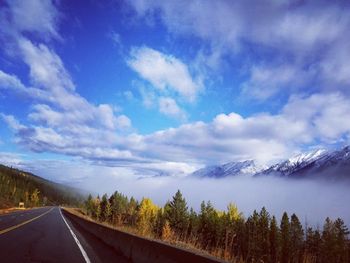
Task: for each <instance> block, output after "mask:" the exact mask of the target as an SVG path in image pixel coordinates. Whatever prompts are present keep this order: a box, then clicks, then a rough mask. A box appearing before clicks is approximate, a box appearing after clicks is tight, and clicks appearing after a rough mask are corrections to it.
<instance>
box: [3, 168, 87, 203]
mask: <svg viewBox="0 0 350 263" xmlns="http://www.w3.org/2000/svg"><path fill="white" fill-rule="evenodd" d="M83 199H84V198H83V197H82V196H81V195H80V194H77V193H73V191H70V190H67V189H66V188H65V187H64V186H62V185H59V184H55V183H53V182H50V181H47V180H45V179H43V178H41V177H38V176H35V175H33V174H30V173H27V172H24V171H21V170H18V169H15V168H12V167H7V166H4V165H0V208H7V207H14V206H18V204H19V202H23V203H24V205H25V207H36V206H43V205H57V204H69V205H78V204H80V203H81V202H82V201H83Z"/></svg>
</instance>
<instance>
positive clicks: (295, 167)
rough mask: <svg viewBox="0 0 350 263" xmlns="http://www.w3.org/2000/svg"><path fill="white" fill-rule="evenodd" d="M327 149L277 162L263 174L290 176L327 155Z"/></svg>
mask: <svg viewBox="0 0 350 263" xmlns="http://www.w3.org/2000/svg"><path fill="white" fill-rule="evenodd" d="M326 155H327V151H326V150H324V149H319V150H315V151H312V152H308V153H302V154H298V155H296V156H294V157H292V158H290V159H288V160H286V161H283V162H280V163H277V164H274V165H272V166H271V167H269V168H268V169H266V170H264V171H262V172H261V173H262V174H270V175H271V174H274V175H281V176H289V175H291V174H292V173H294V172H296V171H299V170H300V169H302V168H304V167H305V166H308V165H309V164H311V163H313V162H315V161H316V160H317V159H319V158H321V157H323V156H326Z"/></svg>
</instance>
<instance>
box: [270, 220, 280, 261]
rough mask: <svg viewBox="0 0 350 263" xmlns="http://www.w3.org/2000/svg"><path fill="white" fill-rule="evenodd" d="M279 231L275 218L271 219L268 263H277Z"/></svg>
mask: <svg viewBox="0 0 350 263" xmlns="http://www.w3.org/2000/svg"><path fill="white" fill-rule="evenodd" d="M278 236H279V229H278V226H277V221H276V218H275V216H273V217H272V219H271V222H270V233H269V239H270V262H271V263H277V261H278V251H279V246H278V245H279V238H278Z"/></svg>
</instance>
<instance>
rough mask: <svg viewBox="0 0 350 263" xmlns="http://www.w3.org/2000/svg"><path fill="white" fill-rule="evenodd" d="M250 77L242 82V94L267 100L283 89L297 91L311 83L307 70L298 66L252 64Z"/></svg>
mask: <svg viewBox="0 0 350 263" xmlns="http://www.w3.org/2000/svg"><path fill="white" fill-rule="evenodd" d="M249 74H250V76H249V79H248V80H247V81H245V82H243V83H242V84H241V89H242V94H243V95H247V96H251V97H253V98H255V99H259V100H265V99H267V98H269V97H271V96H273V95H275V94H276V93H278V92H280V91H281V90H283V89H284V90H285V91H289V90H288V89H292V90H293V91H296V90H298V89H300V88H301V87H303V86H305V85H306V84H307V83H310V76H309V75H308V74H307V72H304V71H302V70H300V69H299V68H298V67H297V66H292V65H278V66H273V67H271V66H268V67H266V66H252V67H251V69H250V73H249Z"/></svg>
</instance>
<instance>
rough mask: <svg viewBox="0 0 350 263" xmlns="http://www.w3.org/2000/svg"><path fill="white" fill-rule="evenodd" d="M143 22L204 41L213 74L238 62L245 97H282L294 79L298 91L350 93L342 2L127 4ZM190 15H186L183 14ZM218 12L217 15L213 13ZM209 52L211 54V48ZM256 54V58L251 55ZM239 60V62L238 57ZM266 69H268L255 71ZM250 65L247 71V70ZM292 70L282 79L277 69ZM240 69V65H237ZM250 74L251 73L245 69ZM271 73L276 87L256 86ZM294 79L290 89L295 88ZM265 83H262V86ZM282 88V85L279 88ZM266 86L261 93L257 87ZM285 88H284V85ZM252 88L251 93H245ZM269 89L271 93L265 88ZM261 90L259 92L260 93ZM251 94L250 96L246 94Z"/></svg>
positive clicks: (348, 26)
mask: <svg viewBox="0 0 350 263" xmlns="http://www.w3.org/2000/svg"><path fill="white" fill-rule="evenodd" d="M128 2H129V4H130V6H132V7H133V9H134V10H135V11H136V14H137V16H138V17H139V18H145V19H147V20H150V19H155V20H156V21H158V20H157V19H159V18H160V20H161V21H162V22H163V24H164V25H165V26H166V27H167V28H168V30H169V32H171V33H172V34H174V35H176V36H183V35H185V36H186V37H187V36H191V37H192V36H195V37H198V38H200V39H201V40H203V42H204V43H203V47H202V48H200V49H199V51H198V56H199V57H203V49H204V50H205V49H207V50H209V51H207V52H206V54H204V57H205V59H201V61H204V63H202V64H206V65H207V66H209V67H212V68H214V69H222V68H225V67H223V66H221V67H220V66H218V64H220V61H223V60H225V59H227V58H229V59H228V60H230V59H238V60H239V61H240V62H241V63H240V64H239V67H241V70H243V71H247V72H248V74H250V76H249V79H248V80H247V85H243V86H241V88H243V89H244V95H247V96H251V95H252V96H254V97H257V98H258V99H262V98H265V99H266V98H268V97H270V96H273V95H274V94H277V93H279V92H281V91H282V92H283V91H284V90H285V88H286V86H287V85H288V82H285V81H283V78H288V79H291V78H292V76H296V78H297V79H298V81H299V82H298V83H297V85H299V86H298V87H300V86H302V87H305V86H306V85H307V84H308V81H309V80H310V79H311V80H314V81H315V82H316V83H317V85H318V87H314V89H318V91H321V90H322V91H323V90H326V91H328V92H330V91H331V92H332V91H334V89H335V87H336V89H338V90H342V91H344V92H345V93H347V94H348V93H349V92H348V84H349V82H350V74H349V71H350V70H349V65H348V64H349V63H347V61H349V60H350V53H349V52H348V51H347V50H349V49H348V46H349V45H350V42H349V38H348V37H347V36H348V35H349V34H350V12H349V7H348V5H347V4H346V3H344V2H341V1H340V2H339V1H337V2H334V1H316V2H310V1H306V2H303V3H296V2H295V1H274V0H262V1H259V2H256V1H250V0H248V1H230V0H223V1H200V0H195V1H160V0H154V1H145V0H138V1H128ZM183 10H186V12H183ZM214 10H215V11H214ZM208 46H209V48H208ZM252 50H254V52H251V51H252ZM237 55H239V56H237ZM257 63H258V65H261V64H264V67H263V68H262V67H261V66H258V67H257ZM247 64H248V66H247ZM281 64H283V65H288V64H289V66H287V68H289V69H288V70H291V72H289V73H288V72H287V69H286V68H285V69H284V72H282V75H284V74H287V73H288V74H290V77H288V76H287V75H284V77H283V76H279V74H280V73H281V69H279V67H278V65H281ZM235 65H236V64H235ZM276 65H277V66H276ZM249 67H250V68H251V69H248V70H247V68H249ZM257 68H258V69H260V70H264V71H266V70H267V71H269V72H270V73H268V72H264V73H265V75H266V74H268V75H272V78H273V81H272V83H269V84H267V83H266V82H265V81H264V80H260V81H259V80H255V79H256V77H257V75H256V74H257V72H256V70H257ZM295 80H296V79H295V78H294V80H293V81H292V83H291V84H290V86H293V85H294V84H296V83H295ZM261 81H262V83H261ZM281 82H282V83H281ZM260 83H261V84H263V85H262V86H261V87H260V86H259V84H260ZM280 84H281V85H280ZM246 86H250V87H251V88H249V89H248V88H246ZM266 86H269V88H266ZM260 89H261V90H260ZM249 91H251V94H250V93H248V92H249Z"/></svg>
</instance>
